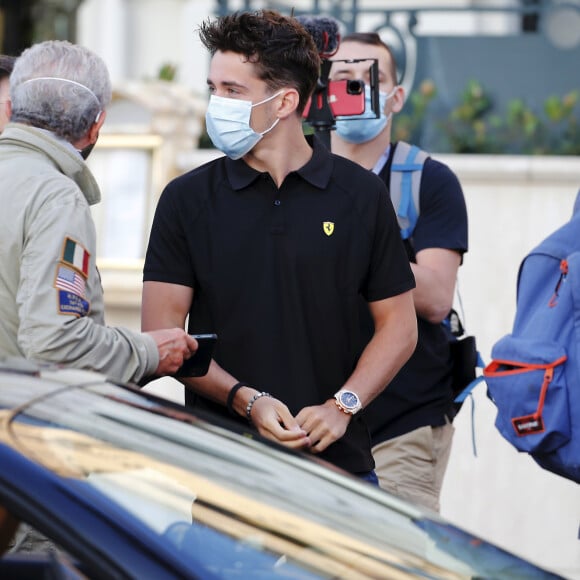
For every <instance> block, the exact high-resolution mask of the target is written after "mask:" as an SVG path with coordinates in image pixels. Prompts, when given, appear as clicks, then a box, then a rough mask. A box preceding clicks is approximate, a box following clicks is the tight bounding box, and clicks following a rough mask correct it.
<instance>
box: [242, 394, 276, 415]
mask: <svg viewBox="0 0 580 580" xmlns="http://www.w3.org/2000/svg"><path fill="white" fill-rule="evenodd" d="M271 396H272V395H271V394H270V393H266V392H265V391H262V392H261V393H258V394H256V395H254V396H253V397H252V398H251V399H250V401H249V403H248V406H247V407H246V417H247V418H248V421H251V420H252V407H253V406H254V403H255V402H256V401H257V400H258V399H260V398H262V397H271Z"/></svg>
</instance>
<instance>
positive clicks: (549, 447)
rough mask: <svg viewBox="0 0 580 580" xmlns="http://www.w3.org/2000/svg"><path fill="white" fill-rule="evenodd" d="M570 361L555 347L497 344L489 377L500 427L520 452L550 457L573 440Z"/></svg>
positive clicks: (509, 339) (512, 340) (517, 341)
mask: <svg viewBox="0 0 580 580" xmlns="http://www.w3.org/2000/svg"><path fill="white" fill-rule="evenodd" d="M566 360H567V357H566V352H565V350H564V348H563V347H562V346H561V345H559V344H557V343H554V342H545V341H538V340H533V339H531V340H530V339H525V338H519V337H514V336H512V335H508V336H505V337H504V338H502V339H501V340H500V341H498V342H497V343H496V345H495V347H494V349H493V352H492V362H491V363H490V364H489V365H487V367H486V368H485V369H484V372H483V375H484V377H485V381H486V383H487V393H488V396H489V397H490V399H491V400H492V401H493V402H494V404H495V406H496V407H497V416H496V421H495V425H496V427H497V428H498V430H499V431H500V432H501V434H502V435H503V436H504V437H505V438H506V439H507V440H508V441H509V442H510V443H511V444H512V445H513V446H514V447H515V448H516V449H518V450H519V451H525V452H527V453H548V452H551V451H554V450H556V449H558V448H559V447H561V446H562V445H565V444H566V443H567V442H568V441H569V440H570V436H571V426H570V410H569V403H568V391H567V387H566V376H565V362H566Z"/></svg>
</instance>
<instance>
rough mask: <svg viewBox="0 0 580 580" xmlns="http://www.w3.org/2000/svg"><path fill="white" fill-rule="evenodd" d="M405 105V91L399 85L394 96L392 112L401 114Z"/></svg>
mask: <svg viewBox="0 0 580 580" xmlns="http://www.w3.org/2000/svg"><path fill="white" fill-rule="evenodd" d="M404 104H405V89H404V88H403V87H402V86H401V85H397V87H396V88H395V92H394V94H393V96H392V105H391V111H392V112H393V113H399V112H400V111H401V109H402V108H403V105H404Z"/></svg>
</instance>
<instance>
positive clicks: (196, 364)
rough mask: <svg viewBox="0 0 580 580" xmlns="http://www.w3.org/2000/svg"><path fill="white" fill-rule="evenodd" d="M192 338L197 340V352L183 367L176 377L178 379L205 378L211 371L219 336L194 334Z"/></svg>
mask: <svg viewBox="0 0 580 580" xmlns="http://www.w3.org/2000/svg"><path fill="white" fill-rule="evenodd" d="M191 336H193V338H195V340H197V345H198V346H197V350H196V351H195V353H194V354H193V356H192V357H191V358H189V359H187V360H186V361H185V362H184V363H183V365H181V367H180V368H179V370H178V371H177V372H176V373H175V375H174V376H176V377H203V376H204V375H205V374H207V371H208V369H209V363H210V362H211V357H212V354H213V348H214V346H215V343H216V341H217V334H192V335H191Z"/></svg>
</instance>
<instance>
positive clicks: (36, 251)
mask: <svg viewBox="0 0 580 580" xmlns="http://www.w3.org/2000/svg"><path fill="white" fill-rule="evenodd" d="M0 184H1V185H0V354H6V355H13V356H24V357H26V358H30V359H37V360H43V361H50V362H56V363H62V364H65V365H70V366H73V367H75V368H84V369H93V370H97V371H100V372H103V373H105V374H106V375H108V376H109V377H112V378H114V379H117V380H122V381H135V382H138V381H139V380H140V379H141V378H142V377H144V376H146V375H150V374H152V373H153V372H154V371H155V369H156V368H157V366H158V364H159V355H158V351H157V346H156V344H155V342H154V340H153V339H152V338H151V337H150V336H148V335H145V334H141V333H137V332H133V331H130V330H128V329H124V328H110V327H107V326H105V321H104V305H103V289H102V286H101V281H100V277H99V272H98V270H97V266H96V262H95V259H96V234H95V226H94V223H93V219H92V216H91V212H90V207H89V206H90V205H92V204H95V203H97V202H98V201H100V191H99V188H98V186H97V183H96V181H95V179H94V177H93V175H92V174H91V172H90V171H89V169H88V167H87V165H86V164H85V163H84V161H83V160H82V158H81V157H80V155H78V154H77V153H76V152H75V151H74V150H73V149H72V147H71V146H70V145H69V144H67V143H66V142H64V141H61V140H59V139H58V138H56V137H55V136H54V135H52V134H50V133H48V132H47V131H43V130H39V129H36V128H34V127H29V126H27V125H22V124H18V123H10V124H8V125H7V127H6V129H5V130H4V132H3V133H2V136H0Z"/></svg>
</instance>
